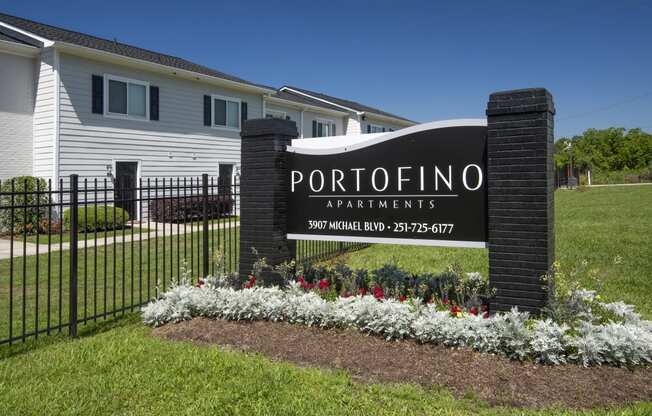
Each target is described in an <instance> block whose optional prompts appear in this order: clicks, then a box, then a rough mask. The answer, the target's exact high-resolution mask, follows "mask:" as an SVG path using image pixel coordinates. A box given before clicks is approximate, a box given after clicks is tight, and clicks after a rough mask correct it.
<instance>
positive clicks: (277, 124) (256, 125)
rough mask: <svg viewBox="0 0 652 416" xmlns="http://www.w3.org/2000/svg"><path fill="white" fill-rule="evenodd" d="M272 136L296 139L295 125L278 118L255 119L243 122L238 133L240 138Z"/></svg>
mask: <svg viewBox="0 0 652 416" xmlns="http://www.w3.org/2000/svg"><path fill="white" fill-rule="evenodd" d="M274 135H275V136H292V137H297V136H298V135H299V133H298V132H297V124H296V123H295V122H294V121H292V120H282V119H279V118H256V119H252V120H247V121H245V122H244V125H243V126H242V131H241V132H240V136H242V137H251V136H274Z"/></svg>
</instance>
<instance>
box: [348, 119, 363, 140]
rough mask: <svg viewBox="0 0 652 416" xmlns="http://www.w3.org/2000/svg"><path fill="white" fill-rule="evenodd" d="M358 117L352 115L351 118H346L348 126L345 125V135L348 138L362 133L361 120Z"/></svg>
mask: <svg viewBox="0 0 652 416" xmlns="http://www.w3.org/2000/svg"><path fill="white" fill-rule="evenodd" d="M358 117H359V116H358V115H357V114H356V115H353V114H351V115H350V116H349V117H347V118H346V125H345V129H346V131H345V134H346V135H347V136H350V135H354V134H360V133H362V131H361V130H360V120H359V119H358Z"/></svg>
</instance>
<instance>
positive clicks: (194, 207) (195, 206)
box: [149, 195, 233, 222]
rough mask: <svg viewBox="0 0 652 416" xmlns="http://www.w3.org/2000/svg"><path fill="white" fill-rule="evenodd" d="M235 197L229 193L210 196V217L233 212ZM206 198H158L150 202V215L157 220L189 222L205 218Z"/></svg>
mask: <svg viewBox="0 0 652 416" xmlns="http://www.w3.org/2000/svg"><path fill="white" fill-rule="evenodd" d="M232 210H233V198H232V197H230V196H228V195H211V196H209V197H208V218H209V219H213V218H219V217H222V216H224V215H228V214H231V211H232ZM203 212H204V199H203V197H201V196H192V197H186V198H184V197H180V198H176V197H174V198H157V199H155V200H152V201H150V203H149V215H150V219H151V220H152V221H156V222H188V221H196V220H199V219H202V218H203Z"/></svg>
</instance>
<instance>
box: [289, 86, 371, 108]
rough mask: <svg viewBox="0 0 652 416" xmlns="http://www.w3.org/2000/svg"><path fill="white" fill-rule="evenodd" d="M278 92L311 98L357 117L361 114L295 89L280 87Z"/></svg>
mask: <svg viewBox="0 0 652 416" xmlns="http://www.w3.org/2000/svg"><path fill="white" fill-rule="evenodd" d="M280 90H281V91H292V92H293V93H295V94H299V95H303V96H304V97H309V98H312V99H313V100H317V101H321V102H324V103H326V104H329V105H332V106H334V107H339V108H342V109H343V110H346V111H349V112H351V113H355V114H358V115H360V114H362V112H361V111H358V110H356V109H355V108H350V107H346V106H343V105H341V104H337V103H334V102H332V101H328V100H325V99H323V98H319V97H315V96H314V95H312V94H308V93H305V92H303V91H299V90H296V89H294V88H292V87H288V86H287V85H284V86H282V87H281V88H280Z"/></svg>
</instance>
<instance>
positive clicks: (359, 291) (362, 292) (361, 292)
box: [358, 287, 367, 296]
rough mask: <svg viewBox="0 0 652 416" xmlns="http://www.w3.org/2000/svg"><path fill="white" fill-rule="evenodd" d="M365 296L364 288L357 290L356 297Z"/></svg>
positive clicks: (365, 290)
mask: <svg viewBox="0 0 652 416" xmlns="http://www.w3.org/2000/svg"><path fill="white" fill-rule="evenodd" d="M366 294H367V289H365V288H364V287H361V288H360V289H358V295H360V296H364V295H366Z"/></svg>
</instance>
